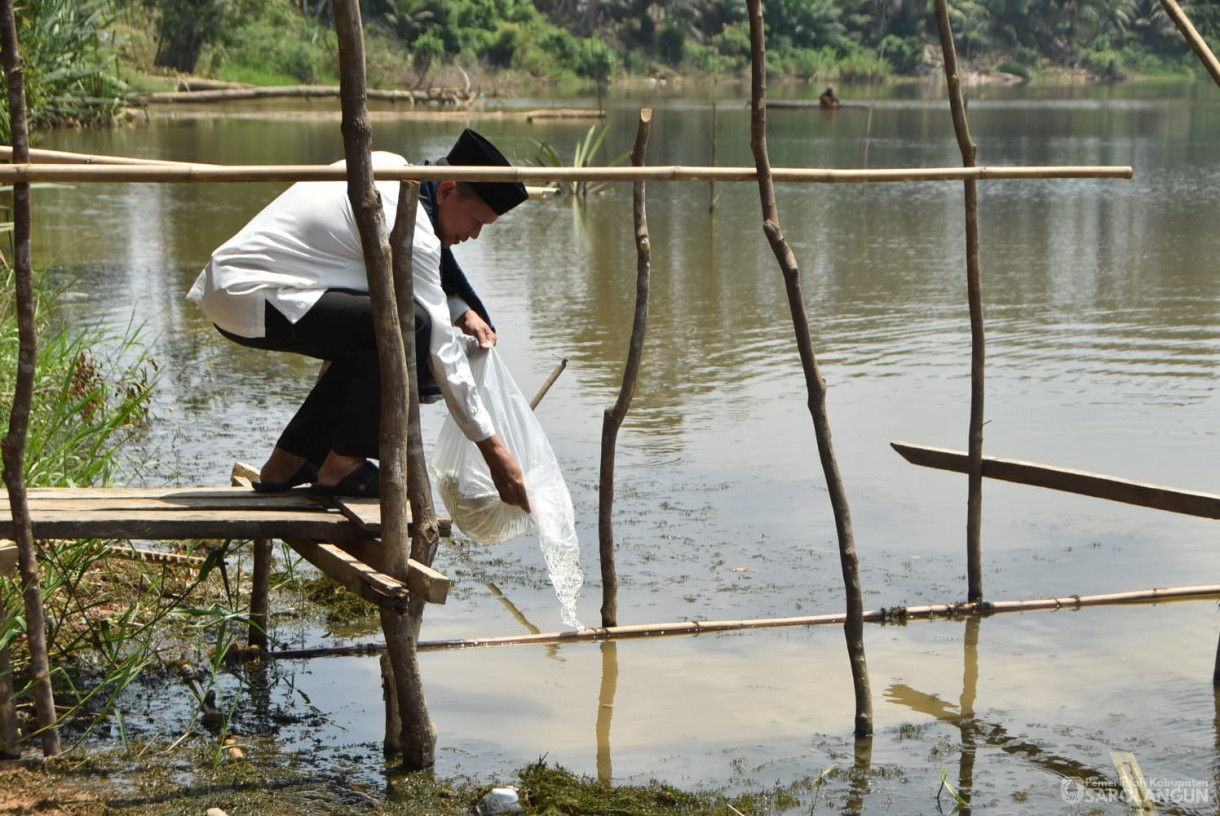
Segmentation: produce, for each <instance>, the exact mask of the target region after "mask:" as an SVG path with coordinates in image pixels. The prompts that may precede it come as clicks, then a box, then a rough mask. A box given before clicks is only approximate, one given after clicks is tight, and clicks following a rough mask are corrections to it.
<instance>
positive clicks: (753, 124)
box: [746, 0, 873, 737]
mask: <svg viewBox="0 0 1220 816" xmlns="http://www.w3.org/2000/svg"><path fill="white" fill-rule="evenodd" d="M746 6H747V8H748V9H749V14H750V53H751V72H750V73H751V78H752V82H751V106H752V114H751V117H750V146H751V148H752V149H753V151H754V163H755V166H756V167H757V169H758V193H759V197H760V199H761V203H762V215H763V232H764V233H766V235H767V241H768V242H769V243H770V244H771V251H772V252H773V253H774V254H775V260H776V261H777V262H778V263H779V267H780V271H781V272H782V273H783V276H784V286H785V289H786V290H787V293H788V307H789V310H790V312H791V315H792V326H793V329H794V330H795V333H796V345H797V351H798V353H799V355H800V358H801V368H802V369H803V371H804V373H805V390H806V393H807V395H808V407H809V414H810V417H811V418H812V420H813V430H814V436H815V437H816V439H817V446H818V458H819V459H820V460H821V464H822V473H823V475H824V477H825V479H826V490H827V492H828V493H829V496H830V506H831V510H832V511H833V513H834V518H835V532H836V533H837V535H838V539H839V566H840V568H841V569H842V572H843V590H844V595H845V598H844V600H845V602H846V606H847V611H846V616H845V617H844V619H843V637H844V639H845V640H846V641H847V656H848V659H849V661H850V663H851V676H852V685H853V687H854V690H855V698H856V716H855V733H856V735H857V736H860V737H867V736H871V735H872V733H873V699H872V691H871V689H870V688H869V682H868V661H867V660H866V658H865V654H864V622H863V619H862V618H861V615H862V614H863V610H864V600H863V592H862V590H861V588H860V560H859V558H858V556H857V555H856V543H855V536H854V534H853V533H852V525H851V510H850V509H849V508H848V505H847V490H846V489H845V487H844V485H843V477H842V475H841V474H840V473H839V463H838V461H837V460H836V458H835V452H834V444H833V443H832V441H831V434H830V419H829V417H828V416H827V413H826V382H825V381H824V380H823V379H822V374H821V371H820V370H819V368H818V361H817V358H816V357H815V356H814V353H813V337H812V332H811V331H810V328H809V314H808V312H807V311H806V309H805V295H804V293H803V291H802V287H801V270H800V268H799V267H798V266H797V263H796V256H795V255H793V253H792V248H791V247H790V246H789V245H788V241H787V239H785V238H784V234H783V231H782V230H781V229H780V223H779V205H778V204H777V203H776V200H775V185H774V184H773V183H772V175H771V159H770V157H769V156H768V154H767V70H766V53H765V52H766V46H765V37H764V33H763V14H762V0H747V3H746Z"/></svg>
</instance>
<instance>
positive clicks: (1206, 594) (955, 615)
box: [268, 584, 1220, 658]
mask: <svg viewBox="0 0 1220 816" xmlns="http://www.w3.org/2000/svg"><path fill="white" fill-rule="evenodd" d="M1212 598H1220V585H1215V584H1213V585H1207V586H1189V587H1167V588H1153V589H1142V590H1135V591H1131V592H1113V593H1108V594H1104V595H1068V596H1066V597H1058V598H1036V599H1031V600H1028V601H979V602H963V603H942V604H930V605H927V606H897V607H890V608H884V607H883V608H881V609H874V610H871V611H868V612H865V613H864V621H865V622H866V623H882V624H884V623H906V622H909V621H944V620H958V619H961V618H966V617H970V616H973V615H980V616H990V615H1000V614H1010V613H1013V612H1054V611H1057V610H1062V609H1069V610H1072V609H1084V608H1087V607H1095V606H1123V605H1127V604H1147V603H1173V602H1184V601H1199V600H1207V599H1212ZM845 618H846V613H843V612H832V613H827V614H824V615H804V616H800V617H790V618H754V619H748V620H738V621H727V620H725V621H672V622H669V623H641V624H633V625H630V626H611V627H603V628H593V629H580V630H576V631H570V632H540V633H532V634H527V635H505V636H502V637H482V638H457V639H452V640H431V641H429V640H425V641H420V643H419V649H420V650H421V651H454V650H458V649H478V648H483V647H487V646H528V645H551V644H562V643H588V642H595V643H597V642H604V641H614V640H627V639H634V638H646V637H677V636H680V635H702V634H708V633H711V632H740V631H746V630H754V629H781V628H789V627H794V626H840V625H842V624H843V621H844V619H845ZM383 649H384V647H383V646H381V645H379V644H376V643H365V644H354V645H352V646H339V647H324V648H318V649H283V650H280V651H275V652H271V653H270V654H268V657H278V658H306V657H344V656H351V655H367V654H376V653H378V652H379V651H381V650H383Z"/></svg>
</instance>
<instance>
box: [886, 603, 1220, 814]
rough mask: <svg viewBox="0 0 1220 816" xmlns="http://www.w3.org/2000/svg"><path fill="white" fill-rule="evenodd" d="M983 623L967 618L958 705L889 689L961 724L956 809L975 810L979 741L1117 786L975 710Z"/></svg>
mask: <svg viewBox="0 0 1220 816" xmlns="http://www.w3.org/2000/svg"><path fill="white" fill-rule="evenodd" d="M981 626H982V618H981V617H971V618H968V619H967V620H966V627H965V641H964V661H963V662H964V669H963V673H962V695H961V702H960V705H959V706H958V707H957V709H956V710H955V709H954V706H952V705H951V704H949V703H946V702H945V701H943V700H941V699H940V698H939V697H937V696H935V695H932V694H925V693H924V692H921V691H918V690H916V689H914V688H911V687H910V686H906V685H902V684H895V685H892V686H890V687H889V688H888V689H886V695H885V696H886V700H888V701H889V702H892V703H897V704H899V705H904V706H906V707H908V708H910V709H912V710H914V711H917V712H919V713H921V714H925V715H927V716H929V717H933V718H935V719H937V720H939V721H941V722H944V723H948V724H950V725H953V726H956V727H957V729H958V732H959V733H960V736H961V744H960V750H961V756H960V761H959V763H958V775H957V790H958V793H960V794H961V796H962V799H963V800H964V801H965V804H961V805H959V806H958V808H956V809H955V812H958V813H962V814H965V815H966V816H968V814H969V813H970V800H971V798H972V797H973V795H974V765H975V759H976V755H977V749H978V747H979V745H986V746H989V747H992V748H998V749H1000V750H1001V751H1003V752H1004V753H1006V754H1009V755H1011V756H1016V757H1021V758H1023V759H1025V760H1026V761H1027V762H1028V763H1029V764H1031V765H1033V766H1034V767H1036V768H1039V769H1041V770H1043V771H1046V772H1048V773H1050V774H1052V775H1053V776H1055V777H1056V778H1058V779H1061V780H1075V781H1078V782H1080V783H1081V784H1083V785H1084V786H1085V787H1086V788H1088V789H1092V790H1109V789H1113V788H1114V786H1115V785H1116V784H1117V783H1116V782H1115V780H1114V779H1113V778H1112V777H1111V776H1109V775H1108V774H1107V773H1106V772H1103V771H1099V770H1097V769H1095V768H1093V767H1091V766H1089V765H1086V764H1085V763H1084V762H1081V761H1080V760H1078V759H1074V758H1072V757H1067V756H1063V755H1061V754H1056V753H1053V752H1051V751H1050V750H1048V749H1046V748H1044V747H1043V746H1041V745H1038V744H1036V743H1033V742H1029V741H1027V740H1024V739H1021V738H1019V737H1016V736H1012V735H1010V734H1009V733H1008V730H1007V729H1006V728H1005V727H1004V725H1002V724H1001V723H998V722H992V721H987V720H983V719H979V718H977V717H975V716H974V706H975V702H976V698H977V695H978V678H979V660H978V645H979V631H980V628H981ZM1217 705H1218V706H1220V696H1218V697H1217ZM1217 710H1218V712H1220V708H1218V709H1217ZM1217 717H1218V720H1217V722H1218V727H1217V742H1218V745H1220V713H1218V714H1217ZM1162 811H1163V812H1165V813H1183V812H1189V811H1183V809H1182V808H1179V807H1174V806H1171V805H1170V806H1166V807H1163V808H1162Z"/></svg>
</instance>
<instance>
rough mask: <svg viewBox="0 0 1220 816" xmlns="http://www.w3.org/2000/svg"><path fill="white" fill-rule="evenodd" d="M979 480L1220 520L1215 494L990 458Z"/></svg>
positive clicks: (951, 453) (947, 463) (927, 458)
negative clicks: (1008, 483) (1037, 488)
mask: <svg viewBox="0 0 1220 816" xmlns="http://www.w3.org/2000/svg"><path fill="white" fill-rule="evenodd" d="M890 447H892V448H893V449H894V450H896V451H898V453H899V454H901V455H902V457H903V458H904V459H906V460H907V461H908V462H911V463H912V464H916V465H921V466H923V467H931V468H938V469H940V470H951V471H954V472H957V473H965V472H966V471H967V468H968V463H967V456H966V454H965V453H964V452H962V451H955V450H949V449H947V448H933V447H928V446H926V445H912V444H911V443H909V442H891V443H890ZM983 475H984V476H985V477H987V478H990V479H998V480H1000V481H1005V482H1014V483H1016V484H1025V485H1032V486H1033V487H1045V488H1049V489H1050V490H1062V491H1064V492H1067V493H1078V494H1080V495H1082V496H1092V497H1093V498H1096V499H1107V500H1109V501H1116V502H1122V503H1123V504H1134V505H1138V506H1140V507H1150V508H1153V509H1155V510H1166V511H1168V512H1171V513H1182V514H1184V515H1188V516H1198V517H1200V518H1210V519H1220V495H1217V494H1215V493H1204V492H1201V491H1197V490H1182V489H1180V488H1175V487H1166V486H1164V485H1157V484H1151V483H1149V482H1137V481H1132V480H1130V479H1120V478H1118V477H1116V476H1105V475H1102V474H1099V473H1089V472H1088V471H1084V470H1073V469H1071V468H1061V467H1055V466H1052V465H1043V464H1038V463H1037V462H1022V461H1020V460H1017V459H998V458H996V457H992V456H984V457H983Z"/></svg>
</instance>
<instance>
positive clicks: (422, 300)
mask: <svg viewBox="0 0 1220 816" xmlns="http://www.w3.org/2000/svg"><path fill="white" fill-rule="evenodd" d="M372 159H373V165H374V166H376V167H401V166H403V165H406V164H407V163H408V162H407V160H406V159H405V158H403V157H402V156H400V155H398V154H395V153H382V152H378V153H374V154H373V155H372ZM423 163H424V164H429V163H430V162H423ZM437 163H438V164H449V165H480V166H482V165H508V164H509V162H508V160H507V159H506V158H504V156H503V155H502V154H501V153H500V151H499V150H497V149H496V148H495V146H494V145H492V143H491V142H489V141H487V139H485V138H484V137H483V136H480V135H479V134H478V133H475V132H474V131H472V130H465V131H463V132H462V135H461V137H460V138H458V140H457V142H456V143H455V144H454V146H453V148H452V149H451V150H450V151H449V154H448V155H447V156H446V157H445V158H444V159H441V160H440V161H438V162H437ZM339 164H342V162H340V163H339ZM398 188H399V184H398V182H393V181H384V182H377V190H378V193H379V194H380V196H381V204H382V207H383V209H384V211H385V218H386V222H387V224H392V223H394V216H395V212H396V210H397V203H398ZM527 197H528V196H527V194H526V191H525V186H524V185H522V184H520V183H516V182H459V181H427V182H424V183H423V184H422V185H420V199H419V217H418V218H417V219H416V226H415V240H414V245H413V251H412V263H413V269H412V273H413V274H412V278H413V280H414V284H415V320H416V340H415V342H416V350H417V352H418V353H417V362H418V371H419V381H420V385H419V389H420V397H421V400H422V401H435V400H437V399H440V398H441V397H442V396H443V397H444V399H445V403H446V404H447V405H448V407H449V412H450V415H451V416H452V417H453V418H454V420H455V421H456V422H457V424H458V426H459V427H460V428H461V429H462V432H463V433H464V434H465V435H466V437H467V438H468V439H470V440H471V441H472V442H474V443H475V444H476V445H477V446H478V448H479V451H480V452H481V453H482V455H483V458H484V460H485V461H486V462H487V466H488V468H489V469H490V471H491V475H492V479H493V481H494V482H495V485H496V487H497V489H498V490H499V492H500V498H501V500H503V501H504V502H505V503H507V504H513V505H517V506H519V507H521V508H523V509H525V510H526V511H527V512H528V511H529V501H528V499H527V498H526V494H525V480H524V477H523V474H522V472H521V467H520V465H519V464H518V462H517V460H516V458H514V456H513V455H512V453H510V452H509V450H508V447H507V446H506V445H505V444H504V442H503V440H502V439H501V437H500V436H499V435H498V434H497V432H496V428H495V427H494V426H493V424H492V420H491V417H490V415H489V414H488V411H487V408H486V406H485V405H484V402H483V399H482V397H481V395H480V394H479V391H478V388H477V386H476V385H475V381H474V377H473V376H472V374H471V371H470V365H469V362H468V361H467V359H466V352H465V343H464V342H462V337H461V335H462V334H466V335H470V336H471V337H474V338H476V339H477V340H478V342H479V344H480V345H481V346H483V347H484V348H489V347H490V346H492V345H494V344H495V342H496V334H495V330H494V328H493V327H492V325H491V318H490V317H489V316H488V313H487V310H486V308H485V307H484V306H483V303H482V302H481V301H480V300H479V297H478V295H477V294H476V293H475V291H474V289H473V287H471V285H470V282H469V281H468V280H467V279H466V276H465V274H464V273H463V272H462V269H461V267H460V266H458V263H457V261H456V259H455V258H454V257H453V253H452V252H451V249H450V248H451V247H453V246H456V245H457V244H460V243H461V242H463V241H466V240H474V239H475V238H478V237H479V233H480V232H481V231H482V229H483V227H485V226H487V225H489V224H492V223H494V222H495V221H496V219H498V218H499V217H500V216H501V215H503V214H504V213H506V212H508V211H509V210H511V209H512V208H513V207H516V206H517V205H518V204H520V203H521V202H523V201H525V200H526V198H527ZM187 298H188V299H189V300H191V301H193V302H194V303H195V304H196V305H198V306H199V308H200V309H201V310H202V311H203V313H204V315H206V316H207V318H208V319H209V320H211V321H212V323H214V324H215V325H216V328H217V329H219V330H220V333H221V334H223V335H224V336H225V337H227V338H229V339H230V340H233V341H234V342H236V343H239V344H241V345H243V346H248V347H251V348H257V349H266V350H270V351H287V352H292V353H295V354H303V355H306V356H308V357H313V358H316V359H319V360H326V361H328V362H329V363H330V365H329V366H327V367H326V371H325V373H324V374H323V375H322V376H321V377H319V378H318V381H317V383H315V384H314V387H313V390H312V391H310V393H309V396H308V397H306V399H305V401H304V403H302V405H301V407H300V408H299V409H298V410H297V412H296V415H295V416H293V418H292V420H291V421H290V422H289V423H288V426H287V427H286V428H285V429H284V431H283V433H282V434H280V437H279V440H278V441H277V442H276V444H275V449H274V450H273V451H272V453H271V456H270V458H268V459H267V461H266V463H265V464H264V465H263V467H262V470H261V472H260V474H259V479H258V481H256V482H255V483H254V489H255V490H257V491H259V492H262V493H275V492H279V491H284V490H289V489H291V488H293V487H296V486H297V485H302V484H307V483H308V484H310V485H311V487H310V490H311V491H312V492H314V493H319V494H324V495H333V496H365V497H370V498H371V497H375V496H378V495H379V493H380V485H379V474H378V470H377V466H376V465H375V464H373V463H372V462H371V461H370V460H371V459H379V458H380V456H379V441H380V439H379V437H380V434H379V428H380V416H381V412H380V408H381V399H380V394H381V372H380V368H379V365H378V358H377V339H376V336H375V333H374V331H373V310H372V304H371V302H370V299H369V290H368V278H367V273H366V271H365V263H364V254H363V250H362V245H361V239H360V234H359V232H358V231H357V228H356V220H355V216H354V214H353V211H352V205H351V201H350V200H349V198H348V195H347V184H346V182H343V181H311V182H300V183H297V184H294V185H292V186H291V187H289V188H288V189H287V190H286V191H285V192H284V193H283V194H282V195H280V196H279V198H277V199H275V200H274V201H272V202H271V203H270V204H268V205H267V207H266V208H265V209H263V211H262V212H260V213H259V214H258V215H256V216H255V217H254V219H253V220H251V221H250V223H248V224H247V225H246V226H244V227H242V229H241V230H240V231H239V232H238V233H237V234H236V235H234V236H233V237H232V238H230V239H229V240H228V241H226V242H225V243H224V244H223V245H221V246H220V248H218V249H217V250H216V251H215V252H213V253H212V258H211V261H210V262H209V263H208V265H207V266H206V267H205V268H204V270H203V271H202V272H201V273H200V274H199V277H198V279H197V280H196V281H195V284H194V286H192V287H191V290H190V292H189V294H187ZM429 390H430V391H431V393H432V398H431V399H429V394H428V391H429Z"/></svg>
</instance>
